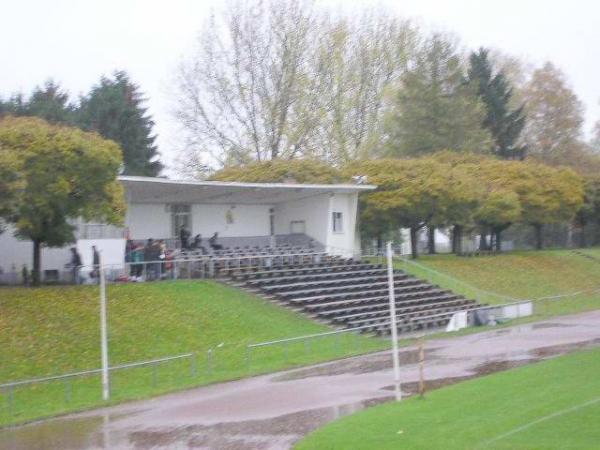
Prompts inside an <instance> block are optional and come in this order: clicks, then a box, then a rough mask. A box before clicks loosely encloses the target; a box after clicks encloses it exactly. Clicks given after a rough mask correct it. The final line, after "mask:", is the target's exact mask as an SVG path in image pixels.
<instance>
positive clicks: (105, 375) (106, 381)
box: [94, 253, 110, 401]
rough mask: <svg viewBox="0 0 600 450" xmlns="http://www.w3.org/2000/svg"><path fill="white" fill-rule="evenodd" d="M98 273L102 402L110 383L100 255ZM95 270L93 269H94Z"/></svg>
mask: <svg viewBox="0 0 600 450" xmlns="http://www.w3.org/2000/svg"><path fill="white" fill-rule="evenodd" d="M99 259H100V261H99V265H98V272H99V275H100V341H101V350H102V400H105V401H106V400H108V399H109V397H110V381H109V375H108V333H107V329H106V328H107V326H106V280H105V279H104V265H103V264H102V253H100V258H99ZM94 269H95V268H94Z"/></svg>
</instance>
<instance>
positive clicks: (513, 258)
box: [395, 248, 600, 318]
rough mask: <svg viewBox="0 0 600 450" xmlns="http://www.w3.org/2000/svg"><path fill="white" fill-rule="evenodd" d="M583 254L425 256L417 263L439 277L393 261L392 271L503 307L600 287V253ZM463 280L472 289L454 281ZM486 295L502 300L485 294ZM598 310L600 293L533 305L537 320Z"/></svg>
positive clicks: (598, 250)
mask: <svg viewBox="0 0 600 450" xmlns="http://www.w3.org/2000/svg"><path fill="white" fill-rule="evenodd" d="M581 253H584V254H585V255H588V257H585V256H582V255H581V254H578V253H576V252H573V251H571V250H547V251H527V252H511V253H505V254H500V255H497V256H476V257H458V256H454V255H431V256H430V255H424V256H422V257H421V258H419V259H418V260H417V263H418V264H419V265H422V266H425V267H427V268H428V269H433V270H434V271H437V272H440V273H441V274H445V275H449V276H450V277H453V278H449V277H447V276H445V275H438V274H436V273H432V272H429V271H427V270H426V269H424V268H422V267H419V266H417V265H414V264H411V263H410V262H409V263H408V264H404V263H403V262H402V261H401V260H397V261H396V263H395V264H396V267H398V268H402V269H405V270H407V271H408V272H410V273H412V274H414V275H415V276H419V277H422V278H428V279H430V280H431V281H432V282H434V283H436V284H439V285H440V286H443V287H446V288H448V289H452V290H454V291H456V292H458V293H461V294H464V295H466V296H467V297H469V298H476V297H478V298H479V300H480V301H481V302H483V303H488V304H498V303H506V302H509V301H510V300H509V299H507V298H506V297H511V298H514V299H532V298H539V297H547V296H554V295H558V294H565V293H573V292H578V291H582V290H593V289H600V249H598V248H596V249H586V250H582V251H581ZM456 280H459V281H461V282H464V283H466V284H468V285H470V286H471V287H468V286H465V285H464V284H461V283H458V282H457V281H456ZM472 287H474V288H477V289H479V290H481V291H489V292H493V293H496V294H500V295H502V296H506V297H499V296H496V295H491V294H486V293H484V292H481V291H479V292H478V291H477V290H475V289H473V288H472ZM598 308H600V292H597V293H589V292H588V293H583V294H580V295H577V296H574V297H567V298H565V299H561V300H545V301H540V302H536V307H535V313H536V317H535V318H539V316H542V315H558V314H569V313H576V312H581V311H588V310H592V309H598Z"/></svg>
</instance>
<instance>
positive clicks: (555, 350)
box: [531, 339, 600, 358]
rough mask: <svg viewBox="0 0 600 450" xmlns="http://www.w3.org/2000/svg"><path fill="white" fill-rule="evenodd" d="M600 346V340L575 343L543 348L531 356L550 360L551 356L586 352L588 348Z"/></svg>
mask: <svg viewBox="0 0 600 450" xmlns="http://www.w3.org/2000/svg"><path fill="white" fill-rule="evenodd" d="M597 345H600V339H592V340H590V341H584V342H575V343H573V344H561V345H551V346H548V347H541V348H537V349H535V350H532V351H531V355H533V356H535V357H537V358H548V357H551V356H558V355H563V354H565V353H570V352H574V351H577V350H584V349H586V348H591V347H595V346H597Z"/></svg>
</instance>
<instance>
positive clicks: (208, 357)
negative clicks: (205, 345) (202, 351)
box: [206, 348, 213, 375]
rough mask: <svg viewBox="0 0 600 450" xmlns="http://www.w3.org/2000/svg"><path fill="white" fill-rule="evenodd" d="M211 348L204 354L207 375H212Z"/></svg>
mask: <svg viewBox="0 0 600 450" xmlns="http://www.w3.org/2000/svg"><path fill="white" fill-rule="evenodd" d="M212 354H213V351H212V348H209V349H208V351H207V352H206V370H207V372H208V374H209V375H211V374H212Z"/></svg>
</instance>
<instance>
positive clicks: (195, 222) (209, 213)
mask: <svg viewBox="0 0 600 450" xmlns="http://www.w3.org/2000/svg"><path fill="white" fill-rule="evenodd" d="M269 208H271V205H206V204H198V205H192V230H191V232H192V237H193V236H195V235H196V234H198V233H200V234H202V236H203V237H205V238H209V237H210V236H212V234H213V233H214V232H215V231H216V232H218V233H219V235H220V236H223V237H226V236H231V237H239V236H268V235H269ZM227 211H230V212H231V214H230V217H231V218H233V223H227Z"/></svg>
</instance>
